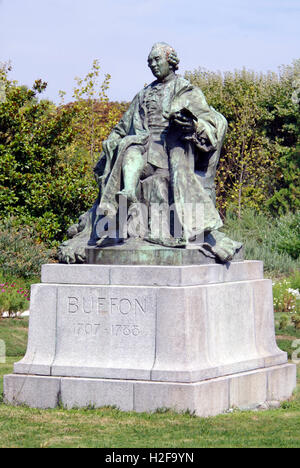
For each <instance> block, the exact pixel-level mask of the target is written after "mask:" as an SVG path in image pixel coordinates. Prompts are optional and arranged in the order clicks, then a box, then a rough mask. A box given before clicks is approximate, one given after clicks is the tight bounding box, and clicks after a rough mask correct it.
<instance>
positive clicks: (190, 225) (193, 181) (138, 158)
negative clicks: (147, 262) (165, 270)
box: [59, 42, 241, 263]
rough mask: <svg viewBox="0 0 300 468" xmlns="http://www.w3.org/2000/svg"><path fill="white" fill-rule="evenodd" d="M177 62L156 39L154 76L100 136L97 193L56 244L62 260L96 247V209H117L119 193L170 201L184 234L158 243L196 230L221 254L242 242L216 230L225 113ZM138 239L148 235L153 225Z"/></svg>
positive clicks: (181, 242)
mask: <svg viewBox="0 0 300 468" xmlns="http://www.w3.org/2000/svg"><path fill="white" fill-rule="evenodd" d="M178 64H179V59H178V56H177V53H176V51H175V50H174V49H173V47H171V46H170V45H168V44H166V43H162V42H159V43H156V44H154V46H153V47H152V49H151V51H150V54H149V56H148V65H149V67H150V69H151V71H152V73H153V75H154V76H155V78H156V79H155V81H153V82H152V83H151V84H150V85H148V86H146V87H145V88H144V89H142V90H141V91H140V92H139V93H138V94H137V95H136V96H135V98H134V99H133V101H132V103H131V104H130V106H129V108H128V110H127V112H125V114H124V115H123V117H122V119H121V120H120V122H119V123H118V124H117V125H116V126H115V127H114V129H113V130H112V132H111V133H110V135H109V137H108V139H107V140H106V141H104V142H103V153H102V155H101V157H100V160H99V162H98V164H97V166H96V168H95V176H96V179H97V181H98V184H99V189H100V190H99V195H98V199H97V201H96V203H95V205H94V206H93V208H92V209H91V210H90V211H89V212H87V213H86V214H85V215H83V217H81V221H80V223H79V225H78V229H77V232H78V233H77V234H76V235H75V237H73V238H72V239H70V240H69V241H67V242H65V243H63V244H62V246H61V247H60V252H59V255H60V260H61V261H65V262H68V263H74V262H80V261H84V258H85V254H84V248H85V247H86V246H87V244H89V245H98V246H99V245H100V247H101V242H102V239H100V240H99V238H98V239H97V235H98V231H97V223H98V222H99V216H97V213H99V209H100V212H102V213H109V214H110V215H111V216H116V214H117V213H118V209H119V200H120V195H122V196H123V197H126V199H127V200H128V202H129V205H130V204H132V203H136V202H140V203H146V204H147V205H148V206H151V205H153V204H169V205H172V207H173V208H174V209H175V211H176V216H177V219H178V220H179V222H180V223H181V225H182V228H183V229H182V232H183V234H182V236H179V238H178V237H177V238H176V239H174V238H173V239H168V240H166V239H164V238H162V237H161V238H158V239H156V240H155V242H156V243H158V244H161V245H165V246H177V247H179V248H185V247H186V246H187V244H188V243H189V242H191V240H194V239H198V238H202V240H204V241H203V242H202V243H201V245H199V248H200V249H201V250H202V251H203V252H207V253H208V254H209V255H213V256H214V257H215V258H216V260H217V261H222V262H226V261H228V260H231V259H232V258H233V256H234V255H235V253H236V252H237V251H238V250H239V249H240V248H241V244H240V243H238V242H235V241H232V240H231V239H228V238H227V237H226V236H225V235H224V234H223V233H221V232H219V231H218V229H219V228H220V227H221V226H222V221H221V219H220V216H219V214H218V212H217V210H216V208H215V186H214V178H215V173H216V166H217V163H218V160H219V157H220V152H221V148H222V144H223V141H224V138H225V134H226V130H227V122H226V119H225V118H224V117H223V116H222V115H221V114H220V113H218V112H217V111H215V109H213V108H212V107H210V106H209V105H208V104H207V102H206V99H205V97H204V95H203V93H202V91H201V90H200V89H199V88H198V87H195V86H193V85H192V84H191V83H190V82H189V81H187V80H186V79H184V78H182V77H181V76H180V75H177V74H176V70H177V69H178ZM188 205H193V206H200V207H202V212H203V216H201V219H199V218H197V217H195V216H190V217H188V216H185V215H184V212H185V207H186V206H188ZM73 231H74V229H73ZM172 235H173V233H170V236H172ZM98 237H99V236H98ZM100 237H101V236H100ZM143 240H144V241H146V242H147V241H148V242H153V238H152V237H151V233H150V234H149V235H146V236H145V237H144V239H143ZM125 242H126V241H125Z"/></svg>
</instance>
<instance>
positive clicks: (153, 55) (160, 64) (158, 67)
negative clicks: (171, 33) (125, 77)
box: [148, 49, 172, 81]
mask: <svg viewBox="0 0 300 468" xmlns="http://www.w3.org/2000/svg"><path fill="white" fill-rule="evenodd" d="M148 66H149V68H150V69H151V71H152V73H153V75H154V76H155V77H156V78H157V79H158V80H159V81H161V80H163V79H164V78H166V77H167V76H168V75H169V74H170V73H171V71H172V67H171V66H170V64H169V62H168V60H167V57H166V53H165V51H163V50H162V49H154V50H152V51H151V52H150V55H149V57H148Z"/></svg>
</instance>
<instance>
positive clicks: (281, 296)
mask: <svg viewBox="0 0 300 468" xmlns="http://www.w3.org/2000/svg"><path fill="white" fill-rule="evenodd" d="M273 298H274V311H275V313H277V312H283V313H284V314H289V315H288V317H289V320H290V319H291V317H292V316H293V315H295V314H298V313H300V291H299V289H293V288H292V287H291V281H290V279H289V278H285V279H283V280H281V281H276V282H275V283H273ZM283 318H284V316H283ZM281 319H282V317H281ZM286 326H287V324H286V325H285V327H281V328H286Z"/></svg>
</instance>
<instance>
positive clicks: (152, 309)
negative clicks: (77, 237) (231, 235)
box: [4, 261, 296, 415]
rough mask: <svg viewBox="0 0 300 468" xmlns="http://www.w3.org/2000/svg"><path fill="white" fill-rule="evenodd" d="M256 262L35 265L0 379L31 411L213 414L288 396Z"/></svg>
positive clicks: (267, 294)
mask: <svg viewBox="0 0 300 468" xmlns="http://www.w3.org/2000/svg"><path fill="white" fill-rule="evenodd" d="M295 386H296V366H295V365H293V364H287V354H286V353H284V352H283V351H281V350H280V349H279V348H278V347H277V345H276V341H275V333H274V313H273V297H272V282H271V281H270V280H265V279H263V268H262V263H261V262H255V261H248V262H247V261H246V262H236V263H231V264H227V265H217V264H214V265H200V266H196V265H192V266H117V265H44V266H43V269H42V284H38V285H33V286H32V291H31V309H30V324H29V339H28V348H27V353H26V355H25V357H24V358H23V359H22V360H21V361H20V362H18V363H16V364H15V366H14V374H13V375H10V376H6V377H5V379H4V395H5V399H6V401H7V402H10V403H13V404H20V403H22V404H24V403H25V404H27V405H29V406H33V407H41V408H44V407H54V406H56V405H57V404H58V403H59V402H62V404H63V405H65V406H66V407H68V408H69V407H73V406H78V407H81V406H84V407H85V406H88V405H94V406H103V405H115V406H118V407H120V408H121V409H125V410H134V411H154V410H156V409H158V408H161V407H167V408H173V409H176V410H178V411H185V410H190V411H192V412H193V411H195V412H196V414H198V415H213V414H217V413H219V412H223V411H225V410H227V409H229V408H230V407H233V406H237V407H252V406H256V405H258V404H261V403H264V402H266V401H269V400H282V399H286V398H288V397H290V396H291V394H292V391H293V388H294V387H295Z"/></svg>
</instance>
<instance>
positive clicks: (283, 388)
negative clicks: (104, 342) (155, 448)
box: [4, 364, 296, 417]
mask: <svg viewBox="0 0 300 468" xmlns="http://www.w3.org/2000/svg"><path fill="white" fill-rule="evenodd" d="M295 380H296V367H295V366H294V365H291V364H283V365H281V366H275V367H270V368H268V369H259V370H255V371H251V372H242V373H240V374H232V375H228V376H226V377H220V378H217V379H211V380H207V381H204V382H196V383H175V382H145V381H136V380H111V379H84V378H70V377H62V378H59V377H41V376H33V375H15V374H14V375H6V376H5V378H4V385H5V402H6V403H9V404H25V405H28V406H30V407H34V408H42V409H46V408H55V407H56V406H58V405H59V404H62V405H63V406H64V407H65V408H66V409H71V408H84V407H89V406H90V407H95V408H100V407H103V406H116V407H118V408H119V409H121V410H123V411H136V412H153V411H156V410H158V409H162V408H164V409H172V410H175V411H177V412H185V411H190V412H192V413H195V414H196V415H197V416H202V417H207V416H215V415H217V414H220V413H223V412H225V411H227V410H229V409H230V408H240V409H255V408H256V407H259V406H261V405H264V404H268V403H270V404H271V405H272V406H274V404H275V402H279V401H282V400H286V399H287V398H289V397H290V396H291V393H292V391H293V389H294V387H295Z"/></svg>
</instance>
